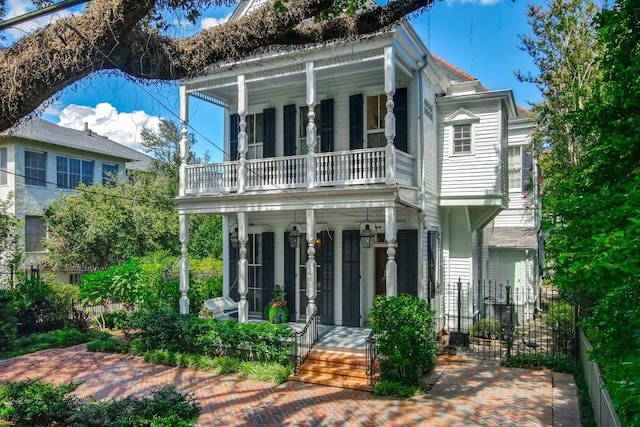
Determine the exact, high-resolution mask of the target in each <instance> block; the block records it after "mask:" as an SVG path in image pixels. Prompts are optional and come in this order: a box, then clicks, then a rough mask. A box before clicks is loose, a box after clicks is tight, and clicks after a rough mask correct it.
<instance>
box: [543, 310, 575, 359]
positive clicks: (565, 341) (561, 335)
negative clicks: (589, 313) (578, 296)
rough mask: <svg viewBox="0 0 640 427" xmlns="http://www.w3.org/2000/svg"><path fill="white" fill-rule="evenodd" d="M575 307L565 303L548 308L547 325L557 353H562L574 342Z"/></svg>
mask: <svg viewBox="0 0 640 427" xmlns="http://www.w3.org/2000/svg"><path fill="white" fill-rule="evenodd" d="M575 315H576V313H575V307H574V305H573V304H570V303H568V302H566V301H559V302H557V303H554V304H551V305H550V306H549V311H548V313H547V320H546V322H547V325H548V326H549V328H551V333H552V335H553V339H554V344H555V345H556V350H557V351H564V350H565V349H566V348H567V346H568V345H569V343H570V342H572V341H574V337H575V333H576V320H575Z"/></svg>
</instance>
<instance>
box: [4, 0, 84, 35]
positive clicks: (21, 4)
mask: <svg viewBox="0 0 640 427" xmlns="http://www.w3.org/2000/svg"><path fill="white" fill-rule="evenodd" d="M34 9H35V8H34V6H33V5H32V4H31V3H30V2H28V1H25V0H8V1H7V14H6V17H5V19H11V18H15V17H16V16H20V15H24V14H25V13H28V12H31V11H33V10H34ZM71 15H72V13H71V12H69V11H68V10H67V9H63V10H60V11H58V12H56V13H53V14H51V15H45V16H41V17H40V18H36V19H32V20H29V21H26V22H23V23H21V24H18V25H14V26H13V27H11V28H8V29H7V30H6V33H7V34H8V35H9V37H10V39H13V40H17V39H19V38H20V37H22V36H24V35H26V34H28V33H30V32H32V31H33V30H35V29H37V28H40V27H43V26H45V25H47V24H50V23H52V22H54V21H56V20H58V19H60V18H64V17H67V16H71Z"/></svg>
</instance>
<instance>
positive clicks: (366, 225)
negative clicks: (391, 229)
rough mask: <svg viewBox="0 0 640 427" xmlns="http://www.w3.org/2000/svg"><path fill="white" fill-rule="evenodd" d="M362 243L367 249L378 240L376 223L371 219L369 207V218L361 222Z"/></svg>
mask: <svg viewBox="0 0 640 427" xmlns="http://www.w3.org/2000/svg"><path fill="white" fill-rule="evenodd" d="M358 228H359V229H360V243H361V244H362V247H363V248H365V249H368V248H372V247H373V244H374V243H375V241H376V225H375V224H374V223H373V222H371V221H369V209H367V219H366V220H364V221H362V222H361V223H360V226H359V227H358Z"/></svg>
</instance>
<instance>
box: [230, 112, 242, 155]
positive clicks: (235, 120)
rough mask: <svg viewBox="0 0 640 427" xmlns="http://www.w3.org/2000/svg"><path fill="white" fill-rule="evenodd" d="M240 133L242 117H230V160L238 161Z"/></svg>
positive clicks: (235, 115) (234, 115)
mask: <svg viewBox="0 0 640 427" xmlns="http://www.w3.org/2000/svg"><path fill="white" fill-rule="evenodd" d="M238 132H240V116H239V115H237V114H231V115H230V116H229V159H230V160H238Z"/></svg>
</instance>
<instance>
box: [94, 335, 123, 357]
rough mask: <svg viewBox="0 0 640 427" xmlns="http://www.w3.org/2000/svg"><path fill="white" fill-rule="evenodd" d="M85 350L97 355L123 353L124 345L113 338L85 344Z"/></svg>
mask: <svg viewBox="0 0 640 427" xmlns="http://www.w3.org/2000/svg"><path fill="white" fill-rule="evenodd" d="M87 350H89V351H95V352H97V353H124V352H125V350H126V345H125V344H124V342H123V341H121V340H119V339H117V338H114V337H111V336H110V337H105V338H100V339H97V340H95V341H91V342H90V343H88V344H87Z"/></svg>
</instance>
